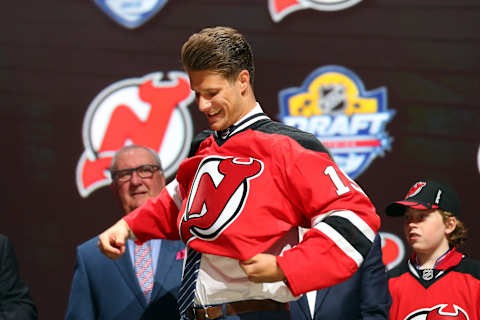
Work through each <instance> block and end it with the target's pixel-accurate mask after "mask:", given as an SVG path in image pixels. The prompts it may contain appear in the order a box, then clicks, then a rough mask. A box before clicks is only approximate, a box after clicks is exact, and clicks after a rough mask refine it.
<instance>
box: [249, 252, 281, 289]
mask: <svg viewBox="0 0 480 320" xmlns="http://www.w3.org/2000/svg"><path fill="white" fill-rule="evenodd" d="M239 263H240V267H241V268H242V269H243V271H244V272H245V273H246V274H247V276H248V280H250V281H253V282H276V281H282V280H284V279H285V275H284V274H283V271H282V269H280V267H279V266H278V264H277V258H276V257H275V256H274V255H271V254H267V253H259V254H257V255H256V256H254V257H253V258H251V259H249V260H244V261H240V262H239Z"/></svg>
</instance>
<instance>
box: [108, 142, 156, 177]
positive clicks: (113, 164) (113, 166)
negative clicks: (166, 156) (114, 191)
mask: <svg viewBox="0 0 480 320" xmlns="http://www.w3.org/2000/svg"><path fill="white" fill-rule="evenodd" d="M135 149H142V150H145V151H147V152H149V153H150V154H151V155H152V158H153V161H154V162H155V164H156V165H158V166H159V167H160V171H163V169H162V162H161V161H160V157H159V156H158V153H156V152H155V151H153V149H150V148H149V147H145V146H141V145H138V144H131V145H128V146H125V147H122V148H120V149H119V150H117V152H115V155H114V156H113V158H112V162H111V163H110V171H115V170H116V168H117V160H118V157H119V155H120V154H122V153H124V152H126V151H129V150H135Z"/></svg>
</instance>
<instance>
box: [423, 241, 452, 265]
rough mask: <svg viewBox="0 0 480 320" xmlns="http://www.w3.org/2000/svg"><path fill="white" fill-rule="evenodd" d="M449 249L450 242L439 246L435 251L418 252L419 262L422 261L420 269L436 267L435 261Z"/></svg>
mask: <svg viewBox="0 0 480 320" xmlns="http://www.w3.org/2000/svg"><path fill="white" fill-rule="evenodd" d="M448 249H449V247H448V243H446V245H442V246H440V247H438V248H437V249H436V250H435V251H433V252H416V255H417V259H418V262H419V263H420V269H434V267H435V263H436V262H437V260H438V258H440V257H441V256H442V255H443V254H444V253H445V252H447V251H448Z"/></svg>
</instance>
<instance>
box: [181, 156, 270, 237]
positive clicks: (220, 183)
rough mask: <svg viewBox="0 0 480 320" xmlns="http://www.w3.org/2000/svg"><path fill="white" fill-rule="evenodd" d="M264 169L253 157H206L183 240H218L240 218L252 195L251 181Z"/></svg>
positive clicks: (189, 205) (187, 211)
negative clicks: (250, 191)
mask: <svg viewBox="0 0 480 320" xmlns="http://www.w3.org/2000/svg"><path fill="white" fill-rule="evenodd" d="M262 171H263V163H262V162H261V161H260V160H257V159H253V158H234V157H227V158H224V157H219V156H210V157H206V158H205V159H203V160H202V162H201V163H200V165H199V166H198V169H197V173H196V175H195V178H194V180H193V183H192V186H191V189H190V194H189V196H188V199H187V204H186V207H185V212H184V214H183V216H182V221H181V225H180V232H181V236H182V240H183V241H184V242H185V243H188V242H189V241H191V240H192V239H193V237H197V238H200V239H203V240H214V239H216V238H217V237H218V236H219V235H220V234H221V233H222V231H223V230H225V228H227V227H228V226H229V225H230V224H231V223H232V222H233V221H235V219H237V218H238V216H239V215H240V213H241V212H242V209H243V207H244V205H245V203H246V201H247V198H248V196H249V190H250V182H249V180H251V179H254V178H256V177H258V176H259V175H260V174H261V173H262Z"/></svg>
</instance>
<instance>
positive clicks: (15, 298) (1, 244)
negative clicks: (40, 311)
mask: <svg viewBox="0 0 480 320" xmlns="http://www.w3.org/2000/svg"><path fill="white" fill-rule="evenodd" d="M31 319H37V308H36V307H35V305H34V304H33V301H32V297H31V296H30V293H29V289H28V286H27V285H26V284H25V282H24V281H23V280H22V279H21V278H20V275H19V271H18V264H17V258H16V256H15V250H14V249H13V246H12V244H11V242H10V241H9V240H8V238H7V237H5V236H4V235H1V234H0V320H31Z"/></svg>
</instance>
